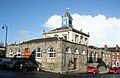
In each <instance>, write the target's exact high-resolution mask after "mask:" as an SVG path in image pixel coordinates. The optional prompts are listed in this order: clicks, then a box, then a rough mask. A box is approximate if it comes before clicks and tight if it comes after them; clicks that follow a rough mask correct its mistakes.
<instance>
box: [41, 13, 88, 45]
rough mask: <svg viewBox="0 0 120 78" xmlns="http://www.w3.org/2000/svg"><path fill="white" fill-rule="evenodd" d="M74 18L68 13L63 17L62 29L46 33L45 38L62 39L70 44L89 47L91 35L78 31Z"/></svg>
mask: <svg viewBox="0 0 120 78" xmlns="http://www.w3.org/2000/svg"><path fill="white" fill-rule="evenodd" d="M72 20H73V19H72V17H71V15H70V14H69V13H68V11H66V13H65V14H64V16H62V27H60V28H56V29H54V30H52V31H49V32H44V33H43V36H44V38H49V37H62V38H64V39H66V40H68V41H70V42H73V43H78V44H82V45H88V43H89V33H88V34H86V33H84V32H82V31H79V30H76V29H74V28H73V25H72Z"/></svg>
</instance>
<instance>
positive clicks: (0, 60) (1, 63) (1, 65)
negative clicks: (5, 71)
mask: <svg viewBox="0 0 120 78" xmlns="http://www.w3.org/2000/svg"><path fill="white" fill-rule="evenodd" d="M10 61H11V59H9V58H0V68H4V67H5V62H10Z"/></svg>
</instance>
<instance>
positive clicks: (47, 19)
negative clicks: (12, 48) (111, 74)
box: [0, 0, 120, 47]
mask: <svg viewBox="0 0 120 78" xmlns="http://www.w3.org/2000/svg"><path fill="white" fill-rule="evenodd" d="M119 5H120V0H0V43H1V42H2V43H5V33H6V31H5V29H2V26H3V25H4V24H5V25H6V26H7V27H8V36H7V37H8V40H7V43H8V44H13V43H15V42H16V43H21V42H23V41H28V40H31V39H36V38H42V37H43V36H42V33H43V30H45V32H48V31H50V30H52V29H54V28H59V27H61V16H62V15H64V13H65V12H66V8H69V13H70V14H71V16H72V17H73V27H74V28H75V29H78V30H81V29H82V31H83V32H85V33H88V32H89V34H90V38H89V45H94V46H99V47H103V46H104V44H106V45H108V46H115V45H116V44H118V45H119V46H120V35H119V34H120V8H119Z"/></svg>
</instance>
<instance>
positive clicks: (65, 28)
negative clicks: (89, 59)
mask: <svg viewBox="0 0 120 78" xmlns="http://www.w3.org/2000/svg"><path fill="white" fill-rule="evenodd" d="M64 31H74V32H76V33H79V34H82V35H85V36H87V37H90V36H89V34H86V33H84V32H82V31H78V30H76V29H74V28H72V27H67V26H66V27H60V28H56V29H54V30H52V31H50V32H45V33H43V34H51V33H55V32H64Z"/></svg>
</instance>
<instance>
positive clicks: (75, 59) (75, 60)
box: [74, 58, 77, 69]
mask: <svg viewBox="0 0 120 78" xmlns="http://www.w3.org/2000/svg"><path fill="white" fill-rule="evenodd" d="M76 68H77V58H74V69H76Z"/></svg>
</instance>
